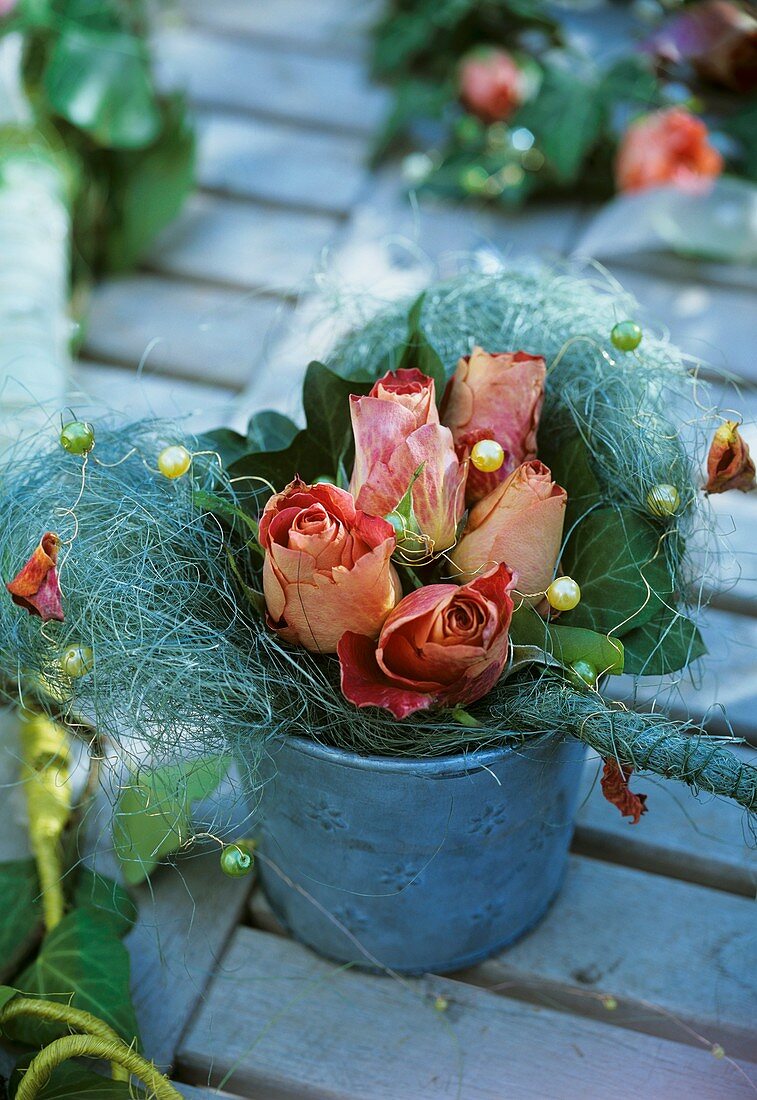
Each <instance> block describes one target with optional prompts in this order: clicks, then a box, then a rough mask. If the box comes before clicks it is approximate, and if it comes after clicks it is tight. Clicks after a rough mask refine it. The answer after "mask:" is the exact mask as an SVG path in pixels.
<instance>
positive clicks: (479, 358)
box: [441, 348, 547, 504]
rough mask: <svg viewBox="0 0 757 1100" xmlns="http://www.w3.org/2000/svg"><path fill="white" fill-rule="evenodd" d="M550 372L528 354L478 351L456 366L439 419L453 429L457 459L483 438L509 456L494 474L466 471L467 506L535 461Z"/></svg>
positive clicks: (541, 360) (541, 361)
mask: <svg viewBox="0 0 757 1100" xmlns="http://www.w3.org/2000/svg"><path fill="white" fill-rule="evenodd" d="M546 373H547V369H546V366H545V363H544V360H543V358H542V357H541V356H540V355H529V354H528V352H525V351H516V352H509V351H508V352H502V353H500V354H497V355H490V354H489V353H488V352H485V351H484V350H483V349H482V348H474V349H473V351H472V352H471V353H470V355H466V356H464V357H463V358H462V359H461V360H460V361H459V363H458V364H457V370H456V371H455V374H454V376H453V377H452V379H451V380H450V382H449V384H448V386H447V389H446V390H445V393H444V400H443V402H442V410H441V417H442V420H443V421H444V423H445V424H446V425H447V427H448V428H450V429H451V431H452V437H453V439H454V440H455V446H456V448H457V453H458V455H463V454H465V453H468V452H469V451H470V449H471V448H472V447H473V445H474V444H475V443H478V442H479V441H480V440H482V439H494V440H496V442H497V443H499V444H500V446H501V447H502V448H503V450H504V452H505V461H504V462H503V464H502V466H501V467H500V468H499V469H498V470H496V471H495V472H494V473H483V472H482V471H480V470H477V469H476V468H475V466H469V467H468V482H467V485H466V488H465V498H466V501H467V502H468V504H471V503H474V502H475V501H477V500H480V499H481V497H484V496H486V494H487V493H489V492H491V490H492V489H494V488H495V486H497V485H498V484H499V483H500V482H501V481H504V480H505V478H506V477H509V475H510V474H511V473H512V472H513V470H514V469H515V468H516V466H520V465H521V463H523V462H526V461H527V460H528V459H531V458H535V457H536V429H537V427H538V426H539V415H540V413H541V407H542V404H543V401H544V379H545V377H546Z"/></svg>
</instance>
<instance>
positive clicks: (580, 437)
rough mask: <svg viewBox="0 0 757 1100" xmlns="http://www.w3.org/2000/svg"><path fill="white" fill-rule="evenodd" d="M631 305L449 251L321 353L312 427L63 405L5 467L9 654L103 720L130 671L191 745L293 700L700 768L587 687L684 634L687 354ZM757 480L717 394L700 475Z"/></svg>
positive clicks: (694, 641) (667, 656) (686, 749)
mask: <svg viewBox="0 0 757 1100" xmlns="http://www.w3.org/2000/svg"><path fill="white" fill-rule="evenodd" d="M634 308H635V307H634V305H633V303H632V302H631V301H630V300H629V299H628V298H627V297H626V296H624V295H623V294H622V293H620V292H613V291H612V290H611V289H609V288H597V287H595V286H593V285H591V284H590V283H589V282H587V281H585V280H582V279H580V278H574V277H572V276H569V275H561V274H557V273H555V274H549V273H543V272H538V271H537V272H517V271H508V272H505V273H502V274H498V275H495V276H485V275H467V276H461V277H459V278H458V279H456V280H453V281H452V282H450V283H449V284H441V285H440V286H438V287H435V288H433V290H432V291H429V292H428V293H427V294H426V295H425V296H423V297H422V298H421V299H419V300H418V302H416V303H415V304H414V305H413V306H412V308H411V309H410V311H409V313H408V311H407V308H405V310H404V311H403V309H402V308H401V307H400V306H397V307H390V308H388V309H387V310H386V311H384V312H383V313H381V314H379V316H378V317H376V318H375V320H372V321H369V322H368V323H367V324H365V325H364V326H362V327H359V328H357V329H356V331H355V333H354V335H353V336H351V337H349V338H347V339H346V340H345V341H344V342H342V344H340V345H339V346H337V347H336V348H335V349H334V351H333V354H332V355H331V357H330V365H329V366H326V365H324V364H322V363H311V365H310V366H309V367H308V370H307V372H306V375H305V381H304V388H303V399H304V407H305V415H306V418H307V426H306V427H305V428H304V429H298V428H297V426H296V425H295V424H294V422H292V421H291V420H289V419H288V418H286V417H283V416H282V415H281V414H279V413H273V412H270V413H266V412H261V413H259V414H256V416H255V417H253V419H252V421H251V423H250V429H249V433H248V435H247V437H244V436H240V435H237V434H236V433H233V432H231V431H229V430H227V429H221V430H219V431H216V432H212V433H209V434H208V435H207V436H206V437H203V439H202V440H201V441H200V444H199V445H198V444H195V445H193V446H192V447H189V448H188V447H187V446H185V445H184V444H183V443H180V442H179V441H178V439H179V436H178V434H177V433H180V428H179V427H178V426H175V427H172V426H170V425H168V426H166V425H151V424H149V423H144V424H140V425H136V426H133V427H132V428H130V429H125V430H116V431H105V430H100V429H98V431H97V433H96V438H97V445H96V447H95V432H94V431H93V429H92V428H91V426H88V425H77V424H75V423H74V424H72V425H71V424H69V425H67V426H66V428H65V429H64V431H63V433H62V435H61V444H62V445H58V446H57V449H56V450H53V452H52V453H49V454H47V453H46V454H45V456H44V458H41V457H40V456H39V454H38V453H37V451H36V449H35V451H34V452H33V453H32V455H31V457H23V458H21V457H19V458H17V459H14V460H12V462H11V465H10V466H9V475H8V477H7V478H6V480H5V482H4V485H3V488H2V494H3V509H4V514H5V515H6V516H7V517H8V521H7V523H6V525H5V529H4V532H3V535H2V543H1V544H0V548H1V552H2V564H3V576H4V577H5V579H6V583H7V587H8V590H9V593H10V598H9V599H8V600H7V601H5V603H4V605H3V608H2V621H3V632H2V654H1V657H2V669H3V672H4V675H5V677H6V681H7V683H9V684H17V683H18V682H19V676H21V677H22V679H23V681H24V683H25V684H26V685H27V690H28V689H29V685H31V689H32V690H34V691H36V692H37V693H38V694H40V695H41V697H42V698H44V697H45V696H46V695H47V696H48V697H49V698H52V699H53V700H58V703H57V704H56V705H57V706H58V709H60V707H63V709H64V710H68V709H71V708H73V709H74V711H78V712H79V713H80V714H90V716H91V717H90V720H92V721H95V722H96V723H97V724H98V725H99V726H100V727H101V728H102V729H103V731H105V732H108V733H109V734H110V733H113V734H114V735H117V730H118V728H119V726H122V725H123V722H124V714H123V696H124V695H129V696H131V698H132V704H130V706H131V707H132V709H130V711H129V714H128V719H129V721H130V722H132V723H136V732H137V733H138V734H140V735H143V736H145V737H146V738H147V740H148V742H151V743H152V742H154V741H155V739H156V733H155V726H156V725H160V726H161V727H162V728H163V730H164V732H165V734H166V736H165V741H166V743H167V744H172V745H174V746H175V745H176V744H177V743H178V742H179V741H181V740H182V738H184V740H185V746H186V747H190V746H191V745H192V744H195V745H197V744H199V745H202V746H203V747H204V748H206V747H207V746H208V745H214V746H219V745H228V744H229V743H230V742H231V743H234V740H235V737H236V734H235V733H234V732H230V731H234V730H240V731H244V736H245V739H247V740H248V739H249V731H250V729H254V728H259V729H260V731H261V733H263V732H265V733H268V732H271V731H273V730H286V729H290V728H292V725H294V726H295V727H296V728H297V729H298V730H300V731H301V732H305V733H308V734H310V735H312V736H314V737H315V738H316V739H319V740H323V741H325V742H327V743H332V744H338V745H342V746H343V747H347V748H353V749H358V750H360V751H368V752H371V751H373V752H376V751H378V752H389V753H400V754H404V753H411V754H416V755H426V754H428V753H432V754H433V753H445V752H450V751H455V750H458V749H461V748H464V747H468V748H471V747H473V746H475V745H476V744H481V745H487V744H491V743H492V742H493V741H495V740H497V739H501V738H502V737H506V738H509V737H524V736H528V735H529V734H531V733H533V732H534V731H535V730H536V729H539V730H540V729H546V728H551V727H552V726H554V725H556V726H557V727H560V728H563V727H564V728H566V729H570V730H571V732H573V733H574V734H576V735H578V736H581V737H583V738H584V739H587V740H589V741H590V743H593V744H595V747H598V748H599V749H600V751H601V752H602V755H603V756H605V757H606V758H610V757H613V756H617V758H618V760H619V762H620V763H622V764H623V765H624V766H634V765H636V766H640V767H650V766H651V767H652V769H653V770H660V771H662V772H664V773H665V774H672V775H676V774H678V775H680V777H681V778H684V777H685V778H687V779H689V780H690V781H691V783H692V784H693V785H694V786H697V785H698V784H704V785H705V786H706V776H707V775H708V774H709V773H708V769H707V767H705V769H704V772H703V773H701V772H700V771H699V769H698V768H697V769H694V770H693V771H692V768H691V759H690V753H691V752H692V751H694V752H696V750H697V747H699V746H701V740H699V739H697V738H696V737H694V736H690V735H688V734H686V733H685V732H683V731H682V732H680V733H679V732H676V731H675V729H674V727H673V726H672V724H669V723H668V724H665V723H663V724H662V725H661V724H660V723H662V720H661V719H659V718H658V717H655V718H652V717H641V716H639V715H634V714H631V713H629V712H626V711H624V710H619V711H615V710H614V709H613V708H612V705H611V704H607V703H605V702H604V701H603V700H602V698H601V696H600V695H599V693H598V691H597V688H598V686H599V685H600V684H601V682H602V681H603V680H604V679H605V678H606V677H607V676H609V675H612V674H616V673H619V672H621V671H625V672H626V673H630V674H631V675H660V674H666V673H670V672H674V671H676V670H680V669H682V668H685V667H686V666H687V665H688V664H689V663H691V662H692V661H693V660H694V659H695V658H696V657H697V656H699V655H700V654H701V653H702V652H703V651H704V647H703V644H702V641H701V638H700V635H699V632H698V630H697V627H696V624H695V622H694V620H693V618H692V617H691V614H692V613H693V615H694V617H696V612H697V607H698V603H699V599H698V597H697V596H696V593H697V590H698V589H697V582H696V575H695V573H694V572H693V571H692V570H693V564H692V557H691V554H690V552H689V551H687V546H686V532H687V530H690V529H691V528H692V526H693V525H694V524H695V523H699V524H701V516H700V515H699V511H700V505H699V498H700V497H702V484H701V483H700V482H699V480H698V475H697V473H696V471H695V470H694V469H693V467H692V459H691V458H690V455H689V453H688V451H687V446H686V443H685V441H684V439H683V437H682V435H681V434H680V432H679V431H678V430H677V429H676V428H675V426H674V424H673V423H672V422H671V419H670V415H671V414H670V413H669V411H668V410H669V408H670V407H672V406H673V403H674V402H678V404H679V405H681V402H684V401H685V400H686V399H687V398H686V393H687V387H688V386H689V381H688V376H687V374H686V372H685V370H684V369H683V367H682V366H681V365H680V360H679V359H678V358H677V353H675V351H674V350H673V349H672V348H670V346H669V345H668V344H666V343H665V342H664V341H661V340H657V339H655V338H653V337H652V336H650V335H647V334H644V335H643V336H642V332H641V329H640V328H639V326H638V325H636V324H635V323H634V322H631V321H628V320H624V319H623V318H624V317H625V316H626V314H627V313H632V312H633V310H634ZM479 341H480V343H479ZM519 345H523V346H525V347H527V349H528V350H527V351H523V350H517V349H518V347H519ZM681 408H683V406H682V405H681ZM682 415H683V414H682ZM77 429H81V431H77ZM161 440H162V446H161ZM127 442H128V443H129V446H128V447H127V446H126V443H127ZM198 446H200V449H199V450H198ZM753 484H754V466H753V463H752V460H751V458H750V456H749V454H748V449H747V447H746V445H745V444H744V443H743V440H742V439H741V437H740V435H739V431H738V425H737V423H736V422H734V421H730V422H729V421H724V422H722V423H721V424H720V427H718V429H717V431H716V433H715V436H714V440H713V443H712V446H711V449H710V456H709V466H708V480H707V482H706V491H708V492H719V491H723V490H724V489H726V488H732V487H735V488H739V489H741V490H742V491H747V490H749V489H750V488H752V487H753ZM66 502H70V503H66ZM61 509H62V510H61ZM56 514H57V515H59V516H61V517H62V518H60V519H58V520H57V521H56V520H55V516H56ZM211 516H212V517H213V518H212V522H211V521H210V520H209V517H211ZM54 529H55V530H54ZM66 530H67V531H68V533H67V534H66V533H65V532H66ZM46 532H47V533H46ZM36 543H38V544H39V545H37V548H36V549H34V544H36ZM61 547H65V550H64V551H63V558H62V559H61V557H59V555H60V554H61ZM30 554H31V556H30ZM25 562H26V564H24V563H25ZM145 573H146V575H147V576H148V577H150V578H152V580H151V583H150V585H149V587H148V590H147V591H146V592H142V590H141V588H140V586H139V584H140V577H141V576H142V574H145ZM189 578H191V584H190V579H189ZM61 587H62V588H63V591H64V593H65V596H64V597H63V598H62V597H61V594H60V589H61ZM113 591H118V592H120V594H121V598H120V599H119V600H118V601H117V602H116V601H112V600H108V601H104V600H103V599H102V596H103V594H104V593H105V592H113ZM16 605H20V608H25V609H26V611H27V612H29V613H30V614H26V615H24V614H21V613H20V610H19V606H16ZM40 620H42V621H43V624H44V625H42V626H40ZM55 620H60V623H59V624H56V623H55V622H54V621H55ZM53 626H54V627H55V629H54V630H52V631H51V627H53ZM220 636H224V645H223V646H222V647H221V648H220V650H219V649H217V647H216V642H217V640H218V638H219V637H220ZM164 638H165V639H167V638H171V639H173V641H172V643H171V644H170V645H168V644H167V643H166V642H164V641H163V639H164ZM77 645H78V646H81V647H83V648H82V652H84V653H85V655H88V656H85V659H84V660H83V662H82V663H81V664H80V665H78V666H77V670H76V672H75V673H71V669H70V668H68V667H66V664H65V662H66V660H69V659H70V655H69V656H68V657H67V656H66V655H67V654H69V650H70V648H71V647H72V646H74V647H75V646H77ZM143 647H146V648H143ZM148 654H149V655H150V659H149V660H147V656H148ZM190 658H191V659H190ZM61 660H63V664H61ZM151 662H152V663H151ZM219 677H220V678H221V679H222V681H223V684H224V690H223V693H222V696H221V694H217V693H216V689H215V688H213V689H211V688H210V685H215V684H217V683H218V681H219ZM205 681H207V683H206V682H205ZM166 698H170V701H171V702H170V705H167V704H166V701H165V700H166ZM134 700H136V702H135V701H134ZM210 700H213V701H212V702H211V701H210ZM467 707H470V708H471V709H470V712H467V711H465V709H464V708H467ZM540 707H543V708H545V709H544V710H543V713H540ZM561 708H564V710H565V712H564V716H563V718H562V719H560V717H559V716H560V709H561ZM555 711H556V713H555ZM199 713H203V718H202V721H201V722H200V721H199V720H198V714H199ZM577 714H580V715H581V718H580V719H577V718H576V715H577ZM407 715H413V716H414V720H413V721H412V722H406V721H403V720H401V719H403V718H404V717H405V716H407ZM547 715H548V717H547ZM584 716H586V717H588V718H590V719H591V720H590V721H588V722H584V721H583V718H584ZM611 719H612V720H611ZM594 720H596V724H597V726H598V727H599V729H598V731H597V732H596V733H593V732H592V731H593V721H594ZM625 727H628V734H627V737H626V738H625V739H623V736H622V734H621V730H622V729H624V728H625ZM661 731H663V732H664V733H665V734H667V738H666V736H663V732H661ZM637 736H638V743H637ZM619 738H620V739H619ZM647 739H649V743H648V744H647ZM652 742H654V744H652ZM642 743H643V744H645V745H646V746H647V747H646V748H645V750H644V754H643V757H641V758H637V748H638V745H640V744H642ZM666 744H667V745H668V748H669V750H670V752H671V753H672V754H673V756H674V757H675V756H677V754H682V755H678V756H677V763H676V762H674V761H673V760H671V759H669V758H668V752H667V751H666V748H665V746H666ZM707 745H708V746H710V747H709V748H708V749H707V755H708V759H709V758H710V756H711V754H712V752H713V749H712V746H713V742H712V741H711V740H708V741H707ZM717 754H718V750H715V752H714V756H715V757H717ZM726 758H727V754H726V755H725V756H724V757H723V759H726ZM729 766H730V765H729ZM726 770H727V769H726ZM710 771H711V769H710ZM734 775H735V780H734V782H735V786H734V789H733V790H732V791H731V790H729V791H728V792H727V793H732V794H734V795H735V796H736V797H738V798H739V799H740V800H742V801H745V802H746V803H747V804H749V805H750V806H751V805H753V799H754V791H753V790H752V791H751V793H748V792H747V793H746V794H745V793H744V790H742V787H741V786H740V784H743V782H744V777H745V775H746V773H745V772H744V770H743V769H741V768H739V769H737V773H736V772H735V773H734ZM710 778H711V779H712V782H713V783H714V784H715V787H716V788H717V789H720V788H721V787H722V786H723V782H724V775H723V774H720V773H719V774H718V776H717V777H715V776H714V774H711V775H710ZM752 782H753V780H752ZM713 789H715V788H713ZM723 793H726V792H723Z"/></svg>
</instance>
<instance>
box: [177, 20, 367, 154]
mask: <svg viewBox="0 0 757 1100" xmlns="http://www.w3.org/2000/svg"><path fill="white" fill-rule="evenodd" d="M156 47H157V56H158V59H159V67H160V73H161V79H162V80H163V82H165V83H167V84H169V85H171V86H173V85H177V86H180V87H184V88H186V90H187V93H188V95H189V97H190V99H192V100H193V101H194V102H195V103H198V104H200V105H202V106H206V107H207V106H210V107H215V108H223V109H224V110H232V111H249V112H252V113H254V114H262V115H265V116H268V117H270V118H277V119H281V120H283V121H285V122H295V123H298V124H300V125H305V126H315V127H321V128H326V129H334V130H345V131H349V132H352V133H359V134H364V135H370V134H372V133H373V132H374V130H375V129H376V127H377V125H378V123H379V120H380V118H381V115H382V112H383V111H384V109H385V102H386V97H385V95H384V93H383V92H382V90H380V89H379V88H378V87H376V86H375V85H371V84H370V83H369V82H368V78H367V75H366V70H365V66H364V64H363V63H362V62H361V61H360V60H357V59H352V58H348V57H328V58H324V57H315V56H308V55H305V54H299V53H295V52H293V51H292V52H290V51H286V52H284V51H277V50H271V49H270V47H268V46H266V45H256V44H255V43H253V42H250V41H243V40H241V41H240V40H239V39H237V38H234V39H232V38H228V37H225V36H224V37H216V36H214V35H209V34H208V33H207V31H202V30H192V29H187V28H182V29H178V30H173V31H166V32H164V33H163V34H161V35H160V36H159V38H158V41H157V43H156Z"/></svg>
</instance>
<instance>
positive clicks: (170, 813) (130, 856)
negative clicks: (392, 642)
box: [113, 756, 230, 886]
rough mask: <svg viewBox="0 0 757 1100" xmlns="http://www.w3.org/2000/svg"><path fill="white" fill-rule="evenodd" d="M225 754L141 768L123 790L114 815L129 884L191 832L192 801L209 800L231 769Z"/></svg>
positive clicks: (117, 844) (139, 879) (115, 837)
mask: <svg viewBox="0 0 757 1100" xmlns="http://www.w3.org/2000/svg"><path fill="white" fill-rule="evenodd" d="M229 764H230V759H229V757H227V756H214V757H207V758H206V759H203V760H193V761H188V762H187V763H182V764H171V765H168V766H166V767H162V768H155V769H154V770H152V771H147V770H145V771H140V772H139V774H138V775H136V776H134V777H133V778H132V782H131V783H130V784H129V786H127V787H125V788H124V789H123V791H122V792H121V794H120V796H119V799H118V803H117V804H116V812H115V815H114V818H113V842H114V847H115V852H116V855H117V856H118V859H119V861H120V863H121V866H122V868H123V874H124V878H125V879H126V881H127V882H128V883H129V885H131V886H134V885H136V884H137V883H139V882H142V880H143V879H145V878H147V877H148V876H149V875H150V874H151V872H152V871H153V870H154V869H155V868H156V867H157V865H158V863H159V862H160V860H161V859H162V858H163V857H164V856H167V855H169V854H170V853H171V852H176V851H178V850H179V849H180V848H183V847H184V845H185V844H186V843H187V841H188V840H189V839H190V838H191V835H192V803H193V802H197V801H198V800H199V799H201V798H207V796H208V795H209V794H212V792H213V791H214V790H215V789H216V787H217V786H218V784H219V783H220V782H221V780H222V779H223V777H224V775H225V774H226V772H227V771H228V768H229Z"/></svg>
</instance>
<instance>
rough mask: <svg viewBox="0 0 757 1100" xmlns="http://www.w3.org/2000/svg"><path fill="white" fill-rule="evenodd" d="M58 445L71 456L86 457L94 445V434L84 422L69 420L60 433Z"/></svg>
mask: <svg viewBox="0 0 757 1100" xmlns="http://www.w3.org/2000/svg"><path fill="white" fill-rule="evenodd" d="M59 438H60V445H61V447H62V448H63V450H64V451H68V453H69V454H71V455H86V454H89V452H90V451H91V450H92V448H93V447H94V445H95V432H94V428H93V427H92V425H91V424H87V422H86V420H71V421H69V423H68V424H65V425H64V426H63V428H62V429H61V433H60V437H59Z"/></svg>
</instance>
